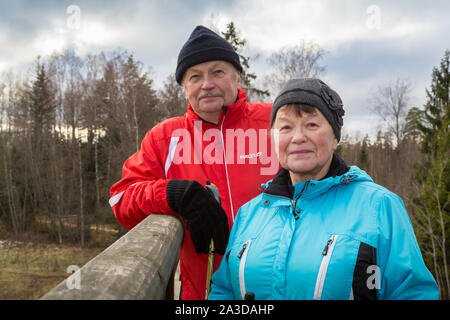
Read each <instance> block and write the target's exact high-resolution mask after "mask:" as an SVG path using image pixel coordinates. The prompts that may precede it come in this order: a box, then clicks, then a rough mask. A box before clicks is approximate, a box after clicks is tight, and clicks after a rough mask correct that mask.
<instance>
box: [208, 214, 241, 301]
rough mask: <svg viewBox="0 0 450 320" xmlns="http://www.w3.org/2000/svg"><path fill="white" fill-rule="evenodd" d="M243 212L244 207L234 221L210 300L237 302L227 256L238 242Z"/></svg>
mask: <svg viewBox="0 0 450 320" xmlns="http://www.w3.org/2000/svg"><path fill="white" fill-rule="evenodd" d="M241 212H242V207H241V208H240V209H239V211H238V213H237V215H236V219H235V220H234V224H233V227H232V228H231V232H230V238H229V240H228V246H227V249H226V250H225V255H224V256H223V259H222V262H221V263H220V266H219V268H218V269H217V271H216V272H215V273H214V274H213V276H212V279H211V280H212V283H211V292H210V293H209V297H208V300H236V297H235V296H234V294H233V289H232V287H231V279H230V270H229V266H228V259H227V255H228V254H229V253H230V250H231V248H232V247H233V244H234V242H235V240H236V234H237V230H238V229H239V221H240V220H241V219H240V217H241V215H242V213H241Z"/></svg>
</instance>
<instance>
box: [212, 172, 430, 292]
mask: <svg viewBox="0 0 450 320" xmlns="http://www.w3.org/2000/svg"><path fill="white" fill-rule="evenodd" d="M286 175H287V176H288V172H287V171H286V170H284V169H282V170H280V172H279V173H278V174H277V176H276V177H275V178H274V179H273V180H271V181H269V182H268V183H266V184H265V185H264V188H265V190H264V192H263V193H262V194H260V195H259V196H257V197H256V198H254V199H253V200H251V201H249V202H248V203H246V204H245V205H243V206H242V207H241V208H240V210H239V212H238V214H237V217H236V220H235V222H234V225H233V228H232V231H231V234H230V240H229V244H228V248H227V250H226V252H225V256H224V258H223V260H222V263H221V265H220V267H219V269H218V270H217V272H216V273H215V274H214V275H213V278H212V288H211V293H210V296H209V299H243V298H244V297H245V294H246V293H253V294H254V297H255V299H257V300H263V299H302V300H303V299H438V297H439V290H438V287H437V284H436V282H435V280H434V278H433V276H432V275H431V273H430V272H429V270H428V269H427V268H426V266H425V264H424V261H423V258H422V255H421V252H420V249H419V246H418V244H417V240H416V238H415V235H414V230H413V228H412V224H411V221H410V219H409V217H408V214H407V212H406V209H405V207H404V205H403V202H402V200H401V199H400V198H399V197H398V196H397V195H395V194H394V193H392V192H390V191H389V190H387V189H386V188H384V187H382V186H379V185H377V184H375V183H374V182H373V180H372V179H371V178H370V177H369V175H368V174H367V173H366V172H364V171H363V170H361V169H359V168H358V167H355V166H352V167H351V168H350V170H349V171H348V172H346V173H345V174H343V175H341V176H336V177H329V178H326V179H324V180H321V181H315V180H309V181H306V182H302V183H297V184H295V191H294V195H293V197H290V196H288V192H287V191H286V188H287V183H286V181H287V177H286Z"/></svg>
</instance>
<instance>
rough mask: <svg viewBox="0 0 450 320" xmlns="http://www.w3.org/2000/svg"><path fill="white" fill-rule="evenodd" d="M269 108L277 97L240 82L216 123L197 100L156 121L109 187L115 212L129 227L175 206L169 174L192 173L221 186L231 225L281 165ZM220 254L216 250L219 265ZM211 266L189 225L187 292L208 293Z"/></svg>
mask: <svg viewBox="0 0 450 320" xmlns="http://www.w3.org/2000/svg"><path fill="white" fill-rule="evenodd" d="M270 110H271V104H267V103H264V104H263V103H248V102H247V97H246V95H245V93H244V91H243V90H242V89H240V90H239V92H238V100H237V101H236V103H235V104H233V105H229V106H228V107H227V108H226V110H224V111H222V114H221V116H220V119H219V122H218V125H214V124H211V123H209V122H206V121H202V120H201V119H199V117H198V116H197V114H196V113H195V112H194V111H193V109H192V107H191V105H189V106H188V111H187V112H186V114H185V115H184V116H183V117H175V118H171V119H168V120H166V121H164V122H161V123H159V124H158V125H156V126H155V127H154V128H153V129H151V130H150V131H148V132H147V134H146V136H145V137H144V139H143V141H142V144H141V149H140V150H139V151H138V152H136V153H135V154H134V155H132V156H131V157H130V158H128V159H127V160H126V161H125V163H124V166H123V172H122V179H121V180H120V181H119V182H117V183H116V184H114V185H113V186H112V188H111V191H110V193H111V199H110V201H109V202H110V205H111V206H112V208H113V211H114V213H115V215H116V218H117V220H118V221H119V222H120V223H121V224H122V225H123V226H124V227H126V228H128V229H131V228H133V227H134V226H135V225H136V224H138V223H139V222H140V221H142V220H143V219H144V218H145V217H147V215H149V214H152V213H157V214H175V213H174V212H173V211H172V210H171V208H170V207H169V205H168V204H167V196H166V185H167V182H168V181H169V180H170V179H188V180H196V181H198V182H200V183H201V184H203V185H205V184H206V181H207V180H209V181H211V182H212V183H213V184H215V185H216V186H217V187H218V189H219V194H220V198H221V204H222V207H223V208H224V210H225V212H226V213H227V215H228V222H229V226H230V229H231V226H232V225H233V221H234V217H235V216H236V214H237V211H238V210H239V208H240V207H241V206H242V205H243V204H244V203H246V202H247V201H249V200H250V199H252V198H254V197H255V196H257V195H258V194H259V193H260V190H259V186H260V184H262V183H264V182H266V181H267V180H269V179H271V178H272V177H273V176H274V175H275V174H276V172H277V171H278V168H279V166H278V161H277V159H276V154H275V152H272V148H271V144H270V127H269V121H270ZM222 139H223V140H222ZM224 151H225V155H224ZM221 259H222V256H221V255H217V254H216V256H215V261H214V270H216V269H217V268H218V267H219V264H220V261H221ZM206 268H207V255H206V254H198V253H197V252H196V251H195V249H194V245H193V243H192V240H191V237H190V234H189V230H187V229H186V230H185V236H184V239H183V242H182V244H181V250H180V272H181V279H182V299H204V296H205V288H206Z"/></svg>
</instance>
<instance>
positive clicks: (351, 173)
mask: <svg viewBox="0 0 450 320" xmlns="http://www.w3.org/2000/svg"><path fill="white" fill-rule="evenodd" d="M352 169H353V170H351V168H350V167H349V166H347V164H346V163H345V162H344V160H342V158H341V157H339V156H338V155H337V154H336V153H334V154H333V159H332V160H331V165H330V169H329V170H328V173H327V174H326V175H325V177H323V178H322V179H320V180H319V181H316V180H308V181H305V182H299V183H296V184H295V186H293V185H292V182H291V177H290V175H289V171H288V170H286V169H283V168H281V169H280V170H279V171H278V173H277V174H276V176H275V177H274V178H273V180H272V181H269V182H268V183H267V184H266V185H265V186H266V187H267V188H266V189H265V190H264V193H265V194H268V195H273V196H281V197H285V198H290V199H293V198H294V197H297V195H298V194H300V193H301V192H302V191H305V190H307V186H308V185H311V186H314V188H315V191H314V193H316V192H325V191H326V190H328V189H329V188H331V187H332V186H333V185H335V184H340V183H349V182H350V181H351V180H353V179H354V178H356V177H357V174H356V171H361V172H363V171H362V170H360V169H359V168H357V167H352ZM356 169H357V170H356ZM365 175H366V176H367V177H368V175H367V174H365ZM369 178H370V177H369ZM310 189H311V188H310ZM310 192H313V191H309V190H308V193H310Z"/></svg>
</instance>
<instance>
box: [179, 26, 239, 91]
mask: <svg viewBox="0 0 450 320" xmlns="http://www.w3.org/2000/svg"><path fill="white" fill-rule="evenodd" d="M213 60H223V61H227V62H230V63H231V64H232V65H233V66H234V67H235V68H236V69H237V70H238V71H239V72H242V66H241V62H240V60H239V55H238V54H237V53H236V51H234V49H233V47H232V46H231V44H230V43H229V42H228V41H227V40H225V39H224V38H222V37H221V36H219V35H218V34H217V33H215V32H213V31H211V30H210V29H208V28H206V27H204V26H197V27H196V28H195V29H194V31H192V33H191V35H190V37H189V39H188V40H187V42H186V43H185V44H184V46H183V48H181V50H180V53H179V54H178V62H177V69H176V71H175V78H176V80H177V82H178V84H181V80H182V79H183V75H184V73H185V71H186V70H187V69H188V68H189V67H192V66H195V65H197V64H200V63H203V62H207V61H213Z"/></svg>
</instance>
